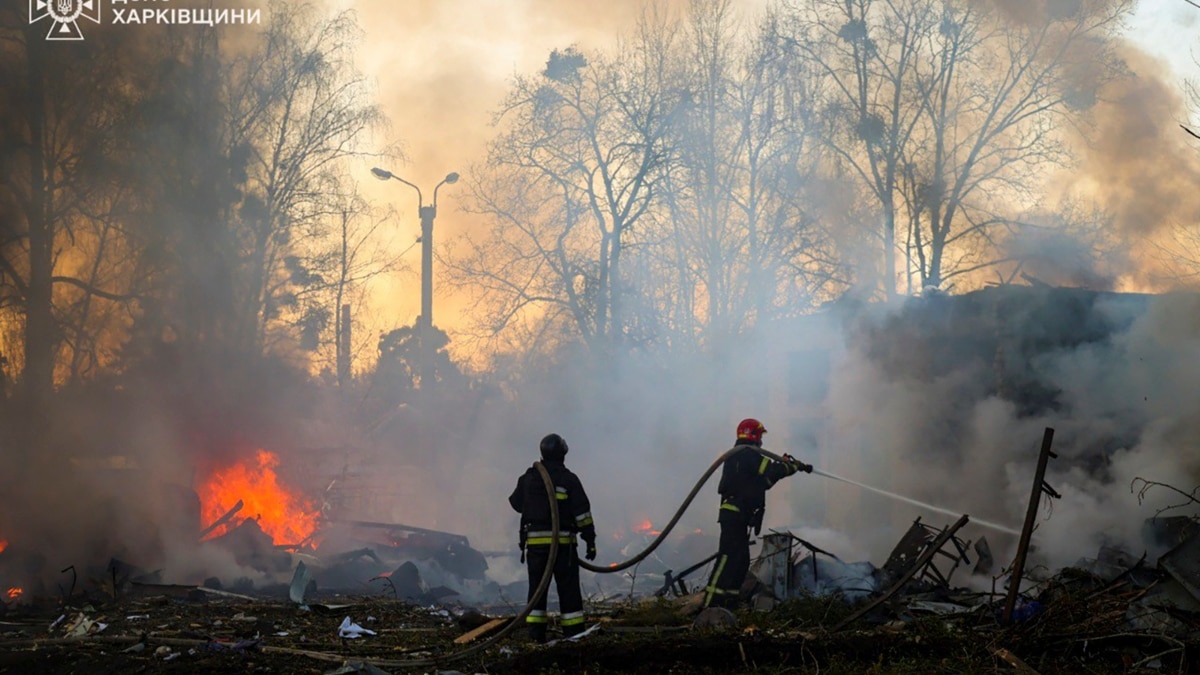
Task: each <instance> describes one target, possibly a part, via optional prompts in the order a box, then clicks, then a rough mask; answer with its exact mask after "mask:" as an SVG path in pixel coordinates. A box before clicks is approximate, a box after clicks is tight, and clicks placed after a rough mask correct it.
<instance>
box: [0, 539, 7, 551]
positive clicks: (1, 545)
mask: <svg viewBox="0 0 1200 675" xmlns="http://www.w3.org/2000/svg"><path fill="white" fill-rule="evenodd" d="M6 548H8V540H7V539H0V553H4V549H6Z"/></svg>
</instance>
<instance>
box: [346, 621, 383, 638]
mask: <svg viewBox="0 0 1200 675" xmlns="http://www.w3.org/2000/svg"><path fill="white" fill-rule="evenodd" d="M363 635H376V633H375V631H373V630H370V629H368V628H363V627H362V626H360V625H358V624H356V623H354V622H352V621H350V617H346V618H345V619H342V625H341V626H338V637H340V638H349V639H351V640H353V639H355V638H359V637H362V636H363Z"/></svg>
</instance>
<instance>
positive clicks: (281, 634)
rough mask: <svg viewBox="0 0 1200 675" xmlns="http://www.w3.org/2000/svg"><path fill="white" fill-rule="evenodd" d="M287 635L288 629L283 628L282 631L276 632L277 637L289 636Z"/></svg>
mask: <svg viewBox="0 0 1200 675" xmlns="http://www.w3.org/2000/svg"><path fill="white" fill-rule="evenodd" d="M287 636H288V632H287V631H286V630H281V631H279V632H277V633H275V637H287Z"/></svg>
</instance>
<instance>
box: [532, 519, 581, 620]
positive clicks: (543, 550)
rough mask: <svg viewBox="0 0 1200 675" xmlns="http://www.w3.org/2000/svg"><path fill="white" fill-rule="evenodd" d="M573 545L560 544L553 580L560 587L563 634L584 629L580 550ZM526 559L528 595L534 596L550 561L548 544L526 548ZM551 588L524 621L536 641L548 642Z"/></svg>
mask: <svg viewBox="0 0 1200 675" xmlns="http://www.w3.org/2000/svg"><path fill="white" fill-rule="evenodd" d="M575 546H576V544H575V542H571V544H569V545H568V544H565V543H564V544H559V546H558V556H557V558H556V559H555V561H554V583H555V586H556V587H557V589H558V608H559V611H560V612H562V631H563V637H571V636H574V635H578V634H579V633H582V632H583V629H584V619H585V616H584V614H583V592H582V591H581V590H580V588H579V552H578V551H577V550H576V548H575ZM525 562H526V565H527V568H528V570H529V595H528V599H532V598H533V594H534V592H535V591H537V586H538V582H540V581H541V580H542V575H543V574H545V573H546V563H548V562H550V546H549V545H531V546H527V547H526V549H525ZM549 595H550V592H549V589H547V591H546V593H545V594H544V595H543V596H542V599H541V600H539V601H538V602H537V604H536V605H534V606H533V609H532V610H530V612H529V616H527V617H525V623H526V625H528V626H529V637H531V638H532V639H533V640H535V641H537V642H545V641H546V628H547V626H548V624H549V617H548V616H547V614H546V599H547V597H548V596H549Z"/></svg>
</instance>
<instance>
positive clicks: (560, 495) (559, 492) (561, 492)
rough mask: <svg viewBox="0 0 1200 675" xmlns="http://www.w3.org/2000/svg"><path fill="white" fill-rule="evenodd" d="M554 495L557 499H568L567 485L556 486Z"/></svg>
mask: <svg viewBox="0 0 1200 675" xmlns="http://www.w3.org/2000/svg"><path fill="white" fill-rule="evenodd" d="M554 497H555V498H556V499H558V500H559V501H563V500H564V499H566V498H567V488H565V487H556V488H554Z"/></svg>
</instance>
